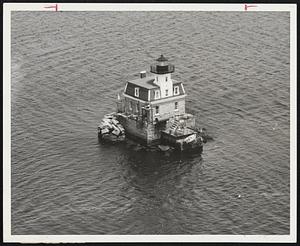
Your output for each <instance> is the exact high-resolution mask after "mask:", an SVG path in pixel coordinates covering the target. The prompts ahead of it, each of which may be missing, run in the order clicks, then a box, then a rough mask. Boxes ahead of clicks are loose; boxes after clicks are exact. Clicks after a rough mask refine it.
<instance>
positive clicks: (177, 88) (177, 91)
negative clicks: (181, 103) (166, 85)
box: [174, 86, 179, 95]
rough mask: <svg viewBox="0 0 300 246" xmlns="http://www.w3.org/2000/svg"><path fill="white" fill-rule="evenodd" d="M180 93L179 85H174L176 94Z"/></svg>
mask: <svg viewBox="0 0 300 246" xmlns="http://www.w3.org/2000/svg"><path fill="white" fill-rule="evenodd" d="M178 94H179V86H174V95H178Z"/></svg>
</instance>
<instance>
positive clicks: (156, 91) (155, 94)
mask: <svg viewBox="0 0 300 246" xmlns="http://www.w3.org/2000/svg"><path fill="white" fill-rule="evenodd" d="M159 98H160V91H159V90H155V91H154V99H159Z"/></svg>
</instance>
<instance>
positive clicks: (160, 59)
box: [156, 55, 168, 62]
mask: <svg viewBox="0 0 300 246" xmlns="http://www.w3.org/2000/svg"><path fill="white" fill-rule="evenodd" d="M156 61H158V62H165V61H168V59H167V58H166V57H164V56H163V55H160V57H159V58H157V59H156Z"/></svg>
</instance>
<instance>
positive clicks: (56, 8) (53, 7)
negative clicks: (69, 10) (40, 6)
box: [44, 4, 58, 11]
mask: <svg viewBox="0 0 300 246" xmlns="http://www.w3.org/2000/svg"><path fill="white" fill-rule="evenodd" d="M44 8H45V9H55V11H58V6H57V4H55V5H54V6H53V5H52V6H47V7H44Z"/></svg>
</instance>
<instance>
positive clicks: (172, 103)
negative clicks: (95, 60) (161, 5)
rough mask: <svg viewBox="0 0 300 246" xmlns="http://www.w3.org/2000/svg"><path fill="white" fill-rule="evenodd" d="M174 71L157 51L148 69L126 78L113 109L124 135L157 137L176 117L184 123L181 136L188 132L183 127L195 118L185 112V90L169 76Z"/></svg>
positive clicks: (170, 127)
mask: <svg viewBox="0 0 300 246" xmlns="http://www.w3.org/2000/svg"><path fill="white" fill-rule="evenodd" d="M174 72H175V66H174V65H173V64H171V63H170V62H169V61H168V59H167V58H166V57H165V56H164V55H160V57H158V58H157V59H156V60H155V62H154V64H152V65H150V71H149V72H148V73H147V72H146V71H143V72H141V73H140V76H139V78H137V79H133V80H128V81H127V82H126V84H125V88H124V91H123V99H121V100H120V99H119V100H118V103H117V105H118V107H117V111H118V114H119V120H120V122H121V124H122V125H123V126H124V128H125V131H126V133H127V135H131V136H135V137H136V138H139V139H142V140H145V141H146V143H147V144H148V143H150V142H152V141H155V140H159V139H160V138H161V133H162V132H163V131H167V130H168V131H169V132H170V130H172V129H173V128H174V129H175V128H176V127H177V123H178V122H179V119H180V122H184V125H185V127H186V128H185V132H184V133H182V137H185V136H187V135H188V134H192V133H191V131H190V130H188V129H187V127H193V126H194V125H195V119H194V116H193V115H191V114H186V112H185V97H186V93H185V90H184V86H183V83H182V82H181V81H178V80H175V79H174V78H172V76H171V75H172V74H173V73H174ZM177 133H178V131H177Z"/></svg>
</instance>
